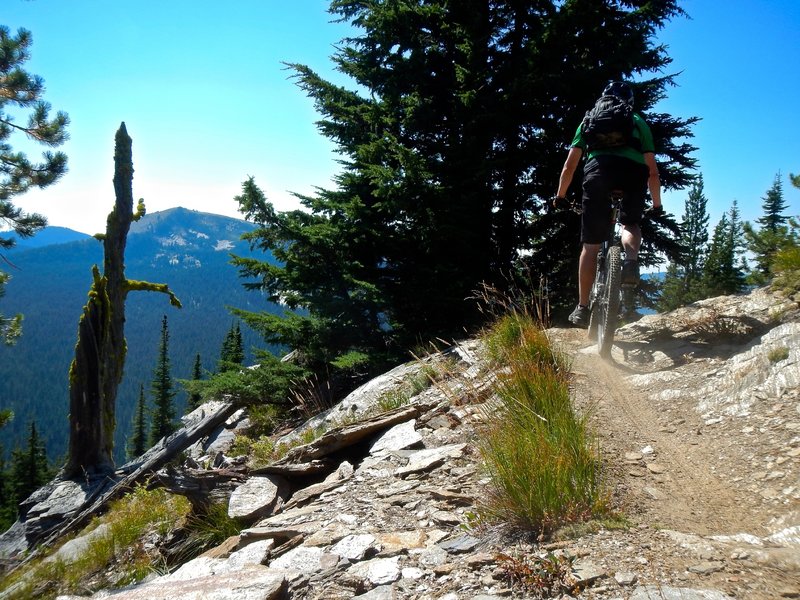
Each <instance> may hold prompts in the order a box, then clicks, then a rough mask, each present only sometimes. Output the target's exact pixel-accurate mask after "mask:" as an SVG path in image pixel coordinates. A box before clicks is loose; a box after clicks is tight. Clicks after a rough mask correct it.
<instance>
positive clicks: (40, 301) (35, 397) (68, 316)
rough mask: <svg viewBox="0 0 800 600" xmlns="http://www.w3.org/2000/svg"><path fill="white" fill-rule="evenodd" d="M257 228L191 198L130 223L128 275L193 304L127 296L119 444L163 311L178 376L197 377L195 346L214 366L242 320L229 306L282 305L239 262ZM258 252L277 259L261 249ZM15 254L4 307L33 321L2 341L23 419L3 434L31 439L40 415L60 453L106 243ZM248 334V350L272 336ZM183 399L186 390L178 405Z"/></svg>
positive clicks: (8, 382) (1, 362)
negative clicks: (86, 310)
mask: <svg viewBox="0 0 800 600" xmlns="http://www.w3.org/2000/svg"><path fill="white" fill-rule="evenodd" d="M252 228H253V225H252V224H250V223H247V222H246V221H243V220H239V219H235V218H232V217H226V216H222V215H214V214H212V213H202V212H199V211H193V210H189V209H185V208H182V207H178V208H174V209H170V210H168V211H164V212H155V213H150V214H148V215H145V216H143V217H142V219H141V220H140V221H138V222H136V223H134V226H132V227H131V231H130V233H129V236H128V244H127V249H126V255H125V263H126V264H125V272H126V276H127V277H128V278H130V279H135V280H145V281H151V282H154V283H166V284H168V285H169V286H170V288H171V289H172V290H173V291H174V292H175V293H176V294H177V295H178V297H179V298H180V300H181V302H182V303H183V306H184V308H183V309H181V310H177V309H173V308H172V307H170V306H169V302H168V301H167V300H166V298H165V297H163V296H162V295H161V294H153V293H150V294H144V293H132V294H131V295H130V296H129V298H128V302H127V306H126V317H127V323H126V331H125V334H126V338H127V341H128V346H129V353H128V357H127V364H126V369H125V372H126V374H125V377H124V379H123V382H122V384H121V386H120V395H119V400H118V411H117V420H118V423H117V430H116V438H115V446H116V448H117V453H118V454H119V453H121V452H122V451H124V443H125V439H126V437H127V435H128V434H129V430H130V422H131V419H132V416H133V408H134V404H135V402H136V400H137V399H138V393H139V386H140V385H144V387H145V391H146V392H147V391H149V386H150V381H151V380H152V369H153V368H154V367H155V356H156V351H157V345H158V337H157V336H158V331H160V322H161V318H162V315H165V314H166V315H167V316H168V323H169V332H170V357H171V363H172V376H173V380H176V379H188V378H190V377H191V368H192V366H193V364H194V358H195V355H196V353H200V354H201V359H202V363H203V368H204V369H205V370H206V371H213V370H214V368H215V366H216V360H217V358H218V356H219V349H220V347H221V344H222V342H223V340H224V336H225V334H226V333H227V331H228V329H229V328H230V327H231V326H232V325H233V323H234V318H233V317H232V316H231V315H230V312H229V311H228V308H227V307H229V306H236V307H237V308H244V309H246V310H254V311H261V310H266V311H270V312H279V311H280V308H279V307H277V306H275V305H272V304H269V303H267V302H266V301H265V300H264V299H263V297H262V296H261V295H259V294H257V293H253V292H248V291H246V290H244V288H243V286H242V282H243V280H242V279H240V277H239V274H238V271H237V270H236V269H235V268H234V267H233V265H231V264H230V255H231V253H234V254H238V255H245V256H247V255H250V248H249V245H248V244H247V243H246V242H243V241H242V240H241V239H240V238H241V235H242V234H243V233H245V232H246V231H250V230H251V229H252ZM58 231H59V232H62V231H61V229H60V228H59V230H58ZM49 239H51V240H54V239H56V238H53V237H52V236H51V237H50V238H49ZM257 256H258V257H259V259H265V260H266V259H269V257H265V255H264V254H262V253H259V254H257ZM11 258H12V260H13V263H14V265H15V267H14V268H11V269H8V271H9V272H10V275H11V279H10V281H9V282H8V284H7V286H6V296H5V297H4V298H3V301H2V312H3V313H4V314H15V313H17V312H21V313H23V315H24V321H23V335H22V337H21V338H20V339H19V340H18V341H17V344H16V345H15V346H13V347H10V348H8V347H2V348H0V398H2V399H3V400H2V403H3V407H4V408H10V409H11V410H13V411H14V413H15V419H14V420H13V421H12V422H11V423H10V424H9V425H8V426H7V427H6V428H4V429H3V430H0V443H1V444H2V446H4V448H5V450H6V452H8V451H10V449H12V448H14V447H15V446H18V445H24V440H25V439H26V435H27V434H26V432H27V429H28V426H29V423H30V422H31V421H36V423H37V429H38V430H39V431H40V433H41V435H42V436H43V438H44V439H45V441H46V442H47V449H48V455H49V456H50V457H51V458H56V459H57V457H60V456H62V455H63V453H64V452H65V449H66V434H67V427H66V422H67V421H66V417H67V412H68V408H67V407H68V400H67V391H68V386H67V373H68V369H69V364H70V362H71V360H72V354H73V346H74V344H75V339H76V334H77V325H78V320H79V318H80V315H81V312H82V308H83V305H84V304H85V302H86V294H87V293H88V291H89V288H90V285H91V281H92V278H91V267H92V265H93V264H97V265H102V261H103V254H102V245H101V244H100V243H99V242H98V241H97V240H96V239H94V238H92V237H89V236H84V237H82V238H80V239H76V240H72V241H66V242H63V243H52V244H48V245H40V246H37V247H33V248H19V249H15V250H13V251H12V255H11ZM242 334H243V341H244V343H245V348H246V350H247V355H248V358H249V357H250V356H252V352H251V348H252V346H260V347H263V346H264V344H263V343H262V342H261V340H260V336H258V335H257V334H256V333H255V332H253V331H252V330H250V329H249V328H248V327H247V326H246V325H244V324H242ZM176 385H177V384H176ZM183 401H184V400H183V394H179V395H178V397H177V398H176V404H177V405H178V410H179V411H180V409H181V408H182V403H183ZM45 406H46V407H47V409H46V410H42V408H43V407H45ZM117 458H121V454H119V455H118V456H117Z"/></svg>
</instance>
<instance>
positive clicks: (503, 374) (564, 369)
mask: <svg viewBox="0 0 800 600" xmlns="http://www.w3.org/2000/svg"><path fill="white" fill-rule="evenodd" d="M485 340H486V345H487V347H488V349H489V352H490V356H491V358H492V360H494V361H495V362H496V363H497V365H498V367H501V368H500V369H498V370H499V376H498V381H497V383H496V388H495V393H496V396H497V403H496V406H493V407H492V409H491V410H490V411H487V415H486V423H487V425H486V431H485V432H484V434H483V436H482V439H481V441H480V449H481V453H482V457H483V462H484V465H485V468H486V469H487V471H488V473H489V475H490V477H491V481H492V483H491V489H490V493H489V494H488V496H487V499H486V501H485V502H484V505H483V506H482V508H481V510H482V512H483V513H484V515H485V516H486V517H487V519H488V520H495V521H503V522H507V523H510V524H512V525H514V526H516V527H520V528H523V529H527V530H530V531H532V532H534V533H536V534H537V535H547V534H549V533H551V532H552V531H553V530H555V529H556V528H558V527H560V526H562V525H564V524H567V523H570V522H575V521H580V520H584V519H589V518H592V517H593V516H596V515H601V514H603V513H604V512H605V511H606V509H607V498H608V494H607V493H606V491H605V490H604V488H603V486H602V484H601V477H600V459H599V451H598V448H597V441H596V438H595V437H594V436H593V435H592V434H591V433H590V431H589V428H588V425H587V421H586V418H585V417H582V416H579V415H578V414H576V412H575V411H574V410H573V407H572V403H571V401H570V394H569V381H570V363H569V361H568V360H567V358H566V357H564V356H563V355H562V354H560V353H559V352H557V351H556V350H555V349H554V348H553V346H552V344H551V343H550V340H549V339H548V338H547V335H546V334H545V332H544V331H543V330H542V328H541V327H540V326H539V325H538V323H537V322H536V321H535V320H534V319H533V318H532V317H530V316H529V315H526V314H520V313H512V314H510V315H507V316H505V317H502V318H500V319H499V320H498V321H497V322H496V323H495V325H494V326H493V327H492V328H491V329H490V330H489V331H488V333H487V335H486V337H485Z"/></svg>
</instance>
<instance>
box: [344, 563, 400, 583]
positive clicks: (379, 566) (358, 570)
mask: <svg viewBox="0 0 800 600" xmlns="http://www.w3.org/2000/svg"><path fill="white" fill-rule="evenodd" d="M399 561H400V558H399V557H397V556H396V557H394V558H374V559H372V560H368V561H364V562H360V563H356V564H354V565H353V566H351V567H350V568H349V569H347V574H348V575H352V576H355V577H359V578H361V579H365V580H367V581H369V582H370V583H371V584H372V585H376V586H377V585H386V584H389V583H394V582H395V581H397V580H398V579H400V566H399V564H398V563H399Z"/></svg>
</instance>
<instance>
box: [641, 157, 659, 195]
mask: <svg viewBox="0 0 800 600" xmlns="http://www.w3.org/2000/svg"><path fill="white" fill-rule="evenodd" d="M644 163H645V164H646V165H647V168H648V170H649V172H650V174H649V175H648V177H647V188H648V189H649V190H650V197H651V198H652V199H653V206H654V207H659V206H661V179H660V178H659V176H658V165H656V155H655V154H653V153H652V152H645V153H644Z"/></svg>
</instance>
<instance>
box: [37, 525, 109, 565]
mask: <svg viewBox="0 0 800 600" xmlns="http://www.w3.org/2000/svg"><path fill="white" fill-rule="evenodd" d="M105 535H109V527H108V525H107V524H106V523H102V524H101V525H100V526H98V527H97V529H93V530H92V531H90V532H89V533H87V534H86V535H82V536H80V537H76V538H75V539H72V540H70V541H68V542H67V543H66V544H64V545H63V546H61V548H59V549H58V552H56V553H55V554H53V555H51V556H48V557H47V558H46V559H45V562H53V561H61V562H62V563H64V564H67V565H68V564H70V563H74V562H75V561H76V560H78V559H79V558H80V557H81V556H82V555H83V554H84V553H85V552H86V550H87V549H88V548H89V545H90V544H91V543H92V541H94V540H97V539H99V538H101V537H103V536H105Z"/></svg>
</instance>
